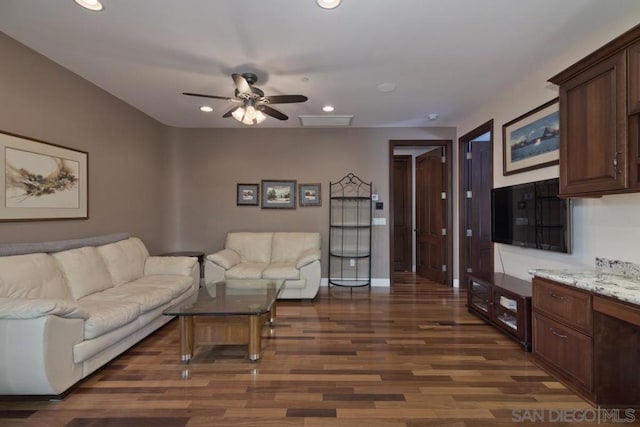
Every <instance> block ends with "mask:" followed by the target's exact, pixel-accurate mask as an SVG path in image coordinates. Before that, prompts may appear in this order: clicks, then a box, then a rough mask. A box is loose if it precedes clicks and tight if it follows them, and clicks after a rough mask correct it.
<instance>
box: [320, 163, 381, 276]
mask: <svg viewBox="0 0 640 427" xmlns="http://www.w3.org/2000/svg"><path fill="white" fill-rule="evenodd" d="M329 188H330V203H329V209H330V211H329V286H331V285H335V286H344V287H351V288H354V287H363V286H369V287H371V224H372V205H371V189H372V183H371V182H369V183H367V182H364V181H363V180H362V179H360V178H359V177H358V176H356V175H354V174H353V173H349V174H347V175H345V176H344V177H343V178H342V179H340V180H339V181H337V182H330V183H329Z"/></svg>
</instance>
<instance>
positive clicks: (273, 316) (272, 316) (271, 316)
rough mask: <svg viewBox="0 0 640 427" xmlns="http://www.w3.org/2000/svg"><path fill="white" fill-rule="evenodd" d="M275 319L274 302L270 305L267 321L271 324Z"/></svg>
mask: <svg viewBox="0 0 640 427" xmlns="http://www.w3.org/2000/svg"><path fill="white" fill-rule="evenodd" d="M275 321H276V302H275V301H274V302H273V304H272V305H271V311H270V312H269V323H270V324H272V325H273V323H274V322H275Z"/></svg>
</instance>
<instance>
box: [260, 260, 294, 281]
mask: <svg viewBox="0 0 640 427" xmlns="http://www.w3.org/2000/svg"><path fill="white" fill-rule="evenodd" d="M262 277H263V278H264V279H299V278H300V270H298V269H297V268H296V265H295V263H293V262H272V263H271V264H269V265H268V266H267V268H265V269H264V271H263V272H262Z"/></svg>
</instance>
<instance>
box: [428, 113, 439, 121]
mask: <svg viewBox="0 0 640 427" xmlns="http://www.w3.org/2000/svg"><path fill="white" fill-rule="evenodd" d="M427 117H429V120H435V119H437V118H438V117H440V115H439V114H436V113H431V114H429V115H428V116H427Z"/></svg>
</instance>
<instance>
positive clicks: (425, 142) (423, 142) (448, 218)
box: [388, 139, 454, 286]
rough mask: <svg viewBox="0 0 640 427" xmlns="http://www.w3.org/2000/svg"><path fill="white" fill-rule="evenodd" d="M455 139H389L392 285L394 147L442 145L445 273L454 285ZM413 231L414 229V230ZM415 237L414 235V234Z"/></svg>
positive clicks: (391, 266)
mask: <svg viewBox="0 0 640 427" xmlns="http://www.w3.org/2000/svg"><path fill="white" fill-rule="evenodd" d="M452 146H453V140H450V139H415V140H414V139H392V140H389V154H388V156H389V158H388V162H389V278H390V279H391V286H393V282H394V271H393V260H394V251H393V246H394V236H393V234H394V233H393V224H394V223H395V222H394V217H393V195H392V192H393V188H394V187H393V149H394V148H397V147H405V148H406V147H441V148H443V149H444V155H445V175H446V176H445V179H444V182H445V186H446V190H445V192H446V193H447V203H445V206H446V208H445V209H446V212H445V213H444V218H445V223H446V228H447V238H446V239H445V242H446V243H445V246H446V248H445V251H446V255H445V259H446V262H447V271H446V274H445V283H446V284H447V286H453V197H454V196H453V167H452V165H453V160H452V156H453V153H452ZM412 232H413V231H412ZM412 237H413V236H412Z"/></svg>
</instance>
